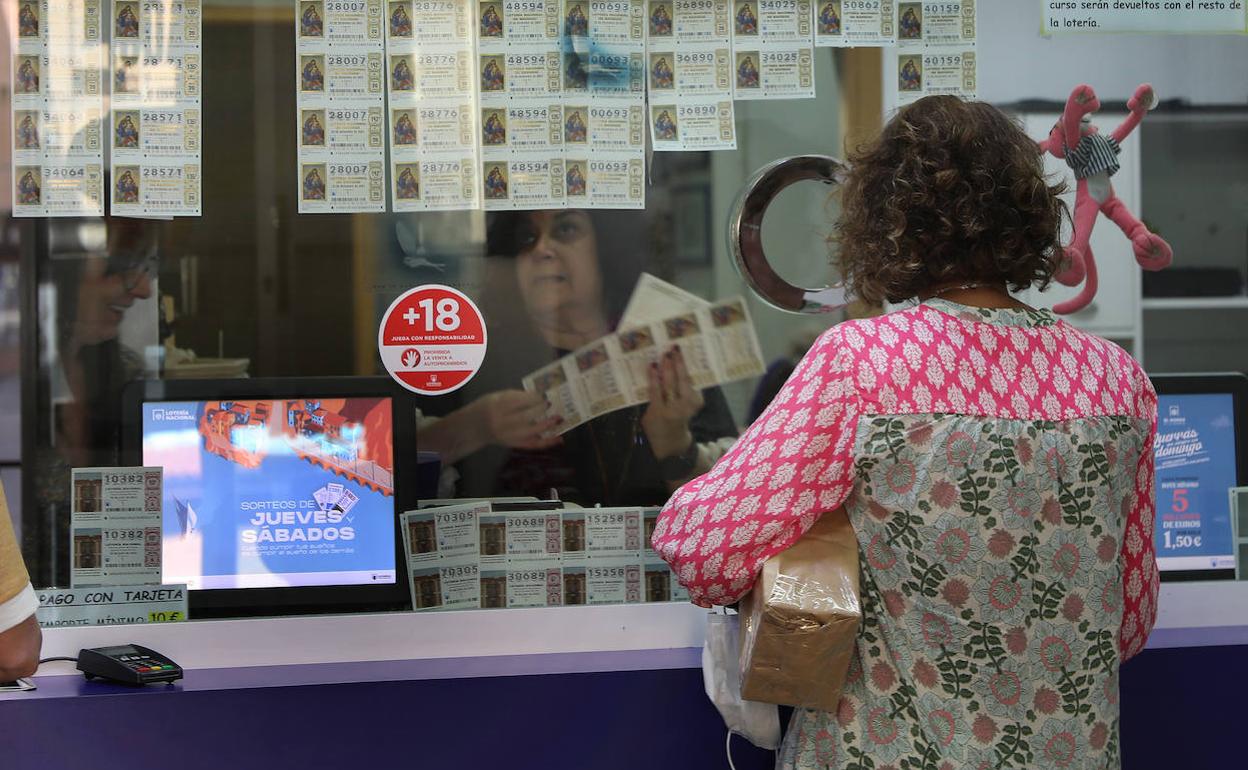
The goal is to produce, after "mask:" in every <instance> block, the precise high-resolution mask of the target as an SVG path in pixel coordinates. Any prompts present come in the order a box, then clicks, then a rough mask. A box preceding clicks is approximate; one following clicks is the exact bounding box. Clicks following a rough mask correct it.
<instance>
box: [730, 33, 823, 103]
mask: <svg viewBox="0 0 1248 770" xmlns="http://www.w3.org/2000/svg"><path fill="white" fill-rule="evenodd" d="M733 62H734V66H733V81H734V82H733V85H734V87H735V89H736V90H735V95H736V98H737V99H741V100H749V99H801V98H813V97H814V95H815V70H814V49H813V48H811V46H810V44H809V43H774V44H771V45H760V46H759V47H758V48H750V47H747V46H738V47H736V48H734V49H733Z"/></svg>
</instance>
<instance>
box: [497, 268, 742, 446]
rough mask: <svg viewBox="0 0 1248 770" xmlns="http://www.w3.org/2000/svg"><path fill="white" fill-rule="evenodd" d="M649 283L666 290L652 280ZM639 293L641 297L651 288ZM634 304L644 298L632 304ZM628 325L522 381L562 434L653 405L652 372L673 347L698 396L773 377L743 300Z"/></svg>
mask: <svg viewBox="0 0 1248 770" xmlns="http://www.w3.org/2000/svg"><path fill="white" fill-rule="evenodd" d="M648 279H649V281H650V282H652V283H661V282H660V281H658V279H654V278H653V277H652V276H648ZM638 286H639V288H638V290H637V291H641V290H642V289H644V288H645V287H646V284H645V283H644V282H643V283H639V285H638ZM634 304H637V301H636V299H634V300H632V301H630V305H634ZM659 306H660V307H662V306H663V305H659ZM626 318H628V319H629V320H628V321H627V322H626V323H625V324H624V325H622V326H621V328H620V330H619V331H617V332H615V333H613V334H608V335H607V336H605V337H602V338H600V339H598V340H595V341H594V342H591V343H590V344H588V345H586V346H584V347H582V348H580V349H579V350H576V351H574V352H573V353H571V354H569V355H566V356H564V357H563V358H561V359H559V360H558V361H555V362H554V363H552V364H550V365H548V366H545V367H543V368H541V369H538V370H537V371H536V372H533V373H532V374H530V375H529V376H527V377H525V378H524V379H523V380H522V381H521V382H522V384H523V387H524V389H525V390H527V391H530V392H534V393H540V394H542V395H543V396H544V397H545V399H546V402H547V403H548V404H549V405H550V407H549V411H550V414H552V415H558V416H559V417H561V418H562V419H563V422H562V423H561V424H560V428H559V433H560V434H562V433H566V432H567V431H569V430H572V429H573V428H575V427H576V426H578V425H581V424H583V423H585V422H588V421H590V420H592V419H594V418H595V417H599V416H601V415H603V414H606V413H608V412H613V411H615V410H617V409H624V408H626V407H629V406H635V405H637V404H644V403H646V402H647V401H649V400H650V393H649V390H650V381H649V370H650V365H651V364H653V363H655V362H657V361H658V360H659V357H660V356H662V355H663V354H664V353H666V352H667V351H669V350H671V349H672V348H673V347H679V349H680V352H681V353H682V354H683V356H684V360H685V365H686V366H687V367H688V369H689V377H690V380H691V381H692V383H693V386H694V387H695V388H698V389H705V388H709V387H712V386H714V385H722V384H723V383H726V382H732V381H733V380H740V379H745V378H748V377H756V376H758V375H760V374H762V373H763V372H764V370H765V366H764V363H763V357H762V349H761V347H760V346H759V342H758V335H757V334H756V333H755V331H754V324H753V321H752V320H751V318H750V311H749V307H748V305H747V304H746V302H745V300H744V299H743V298H741V297H733V298H732V299H727V300H723V301H721V302H715V303H708V302H706V301H704V300H701V299H697V298H693V299H692V300H691V301H690V303H689V305H687V306H686V309H684V310H683V311H681V312H677V313H675V314H664V315H663V316H662V317H661V318H660V319H659V320H654V321H649V322H647V321H644V320H640V319H638V318H637V316H636V314H633V315H632V316H631V317H630V316H628V315H626Z"/></svg>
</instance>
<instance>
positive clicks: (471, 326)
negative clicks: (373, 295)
mask: <svg viewBox="0 0 1248 770" xmlns="http://www.w3.org/2000/svg"><path fill="white" fill-rule="evenodd" d="M485 343H486V340H485V321H484V320H483V319H482V318H481V311H480V310H478V309H477V306H476V304H474V303H473V301H472V300H470V299H468V297H467V295H465V294H464V293H463V292H460V291H458V290H456V289H452V288H451V287H449V286H440V285H438V284H427V285H425V286H417V287H416V288H414V289H411V290H409V291H407V292H406V293H404V294H403V296H401V297H399V298H398V299H396V300H395V301H394V302H393V303H392V304H391V305H390V309H389V310H387V311H386V314H385V315H384V316H382V319H381V329H380V330H379V331H378V333H377V349H378V350H379V351H380V352H381V361H382V363H384V364H385V366H386V371H388V372H390V376H391V377H393V378H394V379H395V380H397V381H398V383H399V384H400V385H402V386H403V387H405V388H407V389H408V390H410V391H413V392H415V393H419V394H421V395H423V396H436V395H440V394H442V393H450V392H451V391H453V390H458V389H459V388H461V387H463V386H464V385H465V384H466V383H467V382H468V380H470V379H472V377H473V375H475V374H476V373H477V370H479V369H480V368H481V362H482V361H484V360H485Z"/></svg>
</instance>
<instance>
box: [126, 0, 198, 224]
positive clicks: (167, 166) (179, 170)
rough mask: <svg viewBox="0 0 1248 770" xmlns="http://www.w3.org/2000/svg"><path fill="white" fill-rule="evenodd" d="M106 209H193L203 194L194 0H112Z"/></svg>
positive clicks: (163, 213) (152, 213) (147, 212)
mask: <svg viewBox="0 0 1248 770" xmlns="http://www.w3.org/2000/svg"><path fill="white" fill-rule="evenodd" d="M111 8H112V13H111V15H110V17H109V24H110V27H111V33H112V52H111V68H112V84H113V88H112V100H111V106H112V109H111V112H110V115H109V119H108V123H107V130H108V142H109V148H110V150H111V153H112V156H111V157H112V160H111V166H112V174H111V176H112V184H111V189H110V190H109V193H110V199H111V203H112V211H113V213H114V214H117V215H119V216H133V217H172V216H199V215H200V213H201V199H202V186H203V174H202V156H203V144H202V132H203V119H202V116H203V111H202V102H203V99H202V80H203V78H202V74H203V57H202V52H201V31H202V26H203V18H202V9H201V2H200V0H142V1H140V0H116V1H115V2H113V3H112V5H111Z"/></svg>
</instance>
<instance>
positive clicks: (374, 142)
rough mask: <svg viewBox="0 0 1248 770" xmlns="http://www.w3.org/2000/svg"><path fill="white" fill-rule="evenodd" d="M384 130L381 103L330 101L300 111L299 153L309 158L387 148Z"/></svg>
mask: <svg viewBox="0 0 1248 770" xmlns="http://www.w3.org/2000/svg"><path fill="white" fill-rule="evenodd" d="M384 132H385V116H384V113H383V111H382V108H381V107H379V106H377V105H373V106H363V105H361V106H358V107H356V106H351V105H341V106H338V105H329V106H319V107H305V108H303V109H301V110H300V111H299V136H298V140H297V141H298V142H299V153H300V155H301V156H303V157H304V158H305V159H307V160H309V161H314V160H322V161H328V160H329V159H330V158H333V157H335V156H337V155H342V154H346V153H360V154H365V155H367V154H370V153H373V152H376V151H377V150H378V149H385V133H384Z"/></svg>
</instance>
